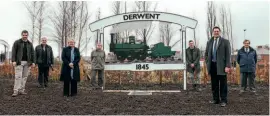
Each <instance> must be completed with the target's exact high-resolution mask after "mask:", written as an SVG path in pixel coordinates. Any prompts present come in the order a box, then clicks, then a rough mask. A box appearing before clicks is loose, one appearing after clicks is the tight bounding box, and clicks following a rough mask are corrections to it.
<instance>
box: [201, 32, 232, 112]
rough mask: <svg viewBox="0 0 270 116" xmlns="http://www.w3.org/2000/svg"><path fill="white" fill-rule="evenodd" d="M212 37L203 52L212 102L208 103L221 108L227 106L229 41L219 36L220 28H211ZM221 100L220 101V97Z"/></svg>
mask: <svg viewBox="0 0 270 116" xmlns="http://www.w3.org/2000/svg"><path fill="white" fill-rule="evenodd" d="M213 35H214V36H213V37H212V38H211V39H210V40H209V41H208V42H207V45H206V51H205V61H206V64H207V70H208V74H210V75H211V85H212V92H213V101H210V103H213V104H218V103H219V102H220V101H221V106H222V107H224V106H226V104H227V93H228V87H227V73H229V71H230V67H231V59H230V58H231V57H230V56H231V46H230V42H229V40H226V39H224V38H222V37H221V36H220V28H219V27H214V28H213ZM219 96H220V97H221V100H220V97H219Z"/></svg>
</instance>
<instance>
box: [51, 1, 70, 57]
mask: <svg viewBox="0 0 270 116" xmlns="http://www.w3.org/2000/svg"><path fill="white" fill-rule="evenodd" d="M67 10H68V4H67V2H65V1H62V2H59V3H58V8H57V9H56V10H55V9H53V15H50V16H49V18H50V20H51V22H52V23H53V26H54V30H55V31H54V32H55V33H53V41H54V42H56V43H57V44H58V46H59V49H58V50H59V51H58V53H59V57H61V51H62V49H63V47H65V46H66V38H67V36H66V25H67V13H66V12H67Z"/></svg>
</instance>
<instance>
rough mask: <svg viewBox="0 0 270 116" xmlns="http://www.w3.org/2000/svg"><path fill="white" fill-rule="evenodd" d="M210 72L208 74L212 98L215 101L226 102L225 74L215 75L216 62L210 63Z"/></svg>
mask: <svg viewBox="0 0 270 116" xmlns="http://www.w3.org/2000/svg"><path fill="white" fill-rule="evenodd" d="M224 70H225V69H224ZM210 73H211V74H210V75H211V85H212V93H213V100H215V101H217V102H220V101H221V102H225V103H227V94H228V86H227V75H217V64H216V62H212V63H211V70H210ZM220 97H221V100H220Z"/></svg>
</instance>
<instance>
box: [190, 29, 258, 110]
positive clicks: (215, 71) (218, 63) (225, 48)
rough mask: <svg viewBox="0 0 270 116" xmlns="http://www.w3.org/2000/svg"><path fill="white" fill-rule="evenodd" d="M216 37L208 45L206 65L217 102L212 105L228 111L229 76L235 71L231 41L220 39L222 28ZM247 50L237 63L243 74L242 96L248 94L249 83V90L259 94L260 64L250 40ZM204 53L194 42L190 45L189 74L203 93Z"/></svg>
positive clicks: (194, 85) (214, 98) (244, 47)
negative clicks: (257, 73)
mask: <svg viewBox="0 0 270 116" xmlns="http://www.w3.org/2000/svg"><path fill="white" fill-rule="evenodd" d="M212 31H213V37H212V38H211V39H210V40H209V41H208V42H207V45H206V50H205V54H204V56H205V62H206V65H207V72H208V75H210V77H211V88H212V96H213V100H211V101H209V102H210V103H212V104H219V103H220V105H221V106H222V107H224V106H226V105H227V95H228V86H227V74H228V73H230V71H231V69H232V68H231V55H232V54H231V46H230V42H229V41H228V40H227V39H224V38H223V37H221V36H220V32H221V30H220V28H219V27H214V28H213V30H212ZM243 44H244V46H243V47H242V48H241V49H240V50H239V51H238V53H237V63H238V64H239V66H240V72H241V89H240V93H239V94H242V93H243V92H245V91H247V79H248V80H249V81H248V82H249V89H250V91H251V92H254V93H255V94H256V90H255V84H254V79H255V71H256V64H257V54H256V50H254V49H253V48H252V47H251V46H250V41H249V40H244V42H243ZM200 57H201V56H200V50H199V48H196V47H195V46H194V42H193V41H192V40H190V41H189V47H188V48H187V50H186V59H187V63H186V64H187V71H188V72H189V79H190V80H191V84H192V85H193V89H195V90H197V91H201V89H200V87H199V85H200V77H199V76H200V60H199V59H200Z"/></svg>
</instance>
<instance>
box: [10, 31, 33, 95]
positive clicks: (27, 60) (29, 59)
mask: <svg viewBox="0 0 270 116" xmlns="http://www.w3.org/2000/svg"><path fill="white" fill-rule="evenodd" d="M21 35H22V38H21V39H19V40H16V41H15V42H14V44H13V47H12V64H13V66H14V67H15V83H14V92H13V94H12V96H13V97H15V96H17V95H18V94H22V95H25V94H26V92H25V83H26V81H27V77H28V74H29V70H30V67H29V66H30V65H32V67H34V66H35V64H34V63H35V51H34V47H33V45H32V43H31V42H30V41H29V40H28V31H26V30H24V31H22V33H21Z"/></svg>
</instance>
